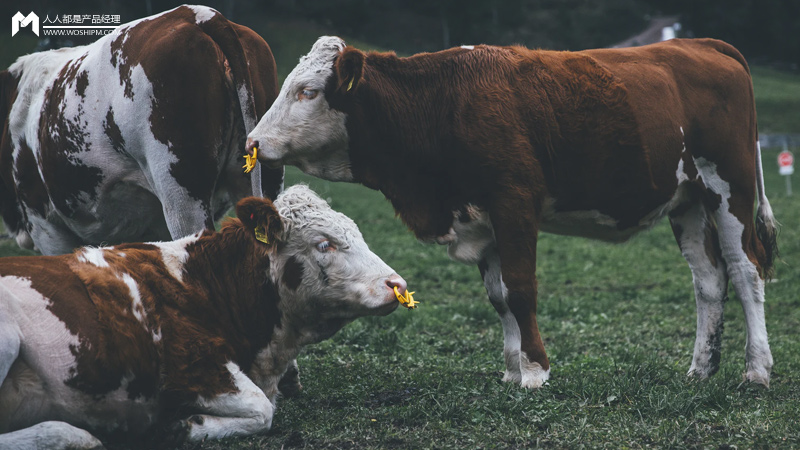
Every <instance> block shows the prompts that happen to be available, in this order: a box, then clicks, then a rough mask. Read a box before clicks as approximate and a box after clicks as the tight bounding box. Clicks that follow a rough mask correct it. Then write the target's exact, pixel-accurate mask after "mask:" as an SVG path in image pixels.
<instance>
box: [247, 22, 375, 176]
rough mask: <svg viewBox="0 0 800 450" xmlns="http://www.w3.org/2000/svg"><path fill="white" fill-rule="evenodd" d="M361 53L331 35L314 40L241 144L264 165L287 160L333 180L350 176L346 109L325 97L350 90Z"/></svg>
mask: <svg viewBox="0 0 800 450" xmlns="http://www.w3.org/2000/svg"><path fill="white" fill-rule="evenodd" d="M363 66H364V54H363V53H362V52H360V51H359V50H356V49H351V48H345V44H344V41H343V40H341V39H339V38H337V37H331V36H323V37H321V38H319V39H318V40H317V42H316V43H315V44H314V46H313V47H312V48H311V51H310V52H309V53H308V54H307V55H306V56H303V57H302V58H301V59H300V63H299V64H298V65H297V67H295V68H294V70H292V72H291V73H290V74H289V76H287V77H286V80H285V81H284V83H283V87H281V92H280V94H279V95H278V98H277V99H276V100H275V102H274V103H273V104H272V107H271V108H270V109H269V111H267V112H266V114H264V116H263V117H262V118H261V121H260V122H259V123H258V125H256V127H255V128H254V129H253V131H252V132H250V134H249V135H248V140H247V148H248V151H250V152H252V149H253V148H254V147H258V149H259V150H258V157H259V160H260V161H261V162H263V163H266V164H268V165H270V166H279V165H293V166H297V167H299V168H300V169H301V170H303V171H304V172H306V173H308V174H310V175H314V176H317V177H320V178H324V179H327V180H334V181H353V173H352V169H351V167H350V157H349V154H348V144H349V139H348V135H347V129H346V127H345V120H346V117H347V116H346V114H345V113H343V112H341V111H339V110H336V109H333V108H331V105H330V103H329V100H330V99H329V97H330V96H331V95H334V94H343V93H344V94H349V93H352V92H355V90H356V89H357V87H358V83H359V81H360V79H361V72H362V71H363Z"/></svg>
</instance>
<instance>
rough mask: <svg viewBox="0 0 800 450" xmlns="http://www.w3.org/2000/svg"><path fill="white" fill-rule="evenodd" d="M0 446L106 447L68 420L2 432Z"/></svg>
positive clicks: (28, 449)
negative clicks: (67, 421)
mask: <svg viewBox="0 0 800 450" xmlns="http://www.w3.org/2000/svg"><path fill="white" fill-rule="evenodd" d="M0 448H4V449H14V450H38V449H42V448H47V449H73V450H95V449H99V448H104V447H103V444H102V443H101V442H100V441H99V440H98V439H97V438H95V437H94V436H92V435H91V433H89V432H88V431H86V430H82V429H80V428H77V427H74V426H72V425H70V424H68V423H66V422H57V421H48V422H42V423H38V424H36V425H34V426H32V427H28V428H24V429H22V430H17V431H14V432H11V433H6V434H0Z"/></svg>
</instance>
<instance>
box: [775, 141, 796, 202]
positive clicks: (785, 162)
mask: <svg viewBox="0 0 800 450" xmlns="http://www.w3.org/2000/svg"><path fill="white" fill-rule="evenodd" d="M778 173H780V174H781V175H783V176H785V177H786V195H792V177H791V175H792V174H793V173H794V156H793V155H792V152H790V151H789V150H784V151H782V152H780V153H779V154H778Z"/></svg>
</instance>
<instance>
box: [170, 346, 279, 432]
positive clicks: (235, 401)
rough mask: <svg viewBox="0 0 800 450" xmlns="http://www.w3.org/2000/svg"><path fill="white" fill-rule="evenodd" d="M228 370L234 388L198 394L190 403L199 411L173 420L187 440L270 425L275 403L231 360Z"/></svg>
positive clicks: (178, 430) (258, 429) (259, 429)
mask: <svg viewBox="0 0 800 450" xmlns="http://www.w3.org/2000/svg"><path fill="white" fill-rule="evenodd" d="M226 368H227V369H228V371H229V372H230V373H231V379H232V380H233V383H234V386H235V389H236V390H235V391H234V392H226V393H224V394H219V395H216V396H214V397H211V398H204V397H200V398H198V399H197V401H196V402H195V404H194V405H192V406H193V407H195V408H197V409H199V410H200V411H202V413H201V414H195V415H192V416H190V417H189V418H187V419H185V420H181V421H180V422H178V423H177V426H176V428H177V430H176V432H177V433H179V434H181V435H182V436H179V437H185V439H186V440H188V441H190V442H198V441H202V440H205V439H222V438H226V437H236V436H249V435H253V434H260V433H266V432H267V431H269V429H270V427H271V426H272V417H273V415H274V414H275V405H273V404H272V402H271V401H270V400H269V399H268V398H267V396H266V394H264V391H262V390H261V389H260V388H259V387H258V386H256V385H255V383H253V382H252V381H251V380H250V378H248V377H247V375H245V374H244V373H243V372H242V371H241V370H240V369H239V366H238V365H236V364H235V363H232V362H229V363H228V364H227V365H226Z"/></svg>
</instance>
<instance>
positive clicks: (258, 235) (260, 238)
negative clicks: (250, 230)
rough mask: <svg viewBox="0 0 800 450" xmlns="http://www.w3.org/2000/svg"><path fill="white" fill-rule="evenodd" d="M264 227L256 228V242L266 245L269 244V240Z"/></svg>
mask: <svg viewBox="0 0 800 450" xmlns="http://www.w3.org/2000/svg"><path fill="white" fill-rule="evenodd" d="M261 230H262V227H260V226H258V227H256V240H258V241H261V242H263V243H265V244H269V239H268V238H267V233H264V232H263V231H261Z"/></svg>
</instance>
